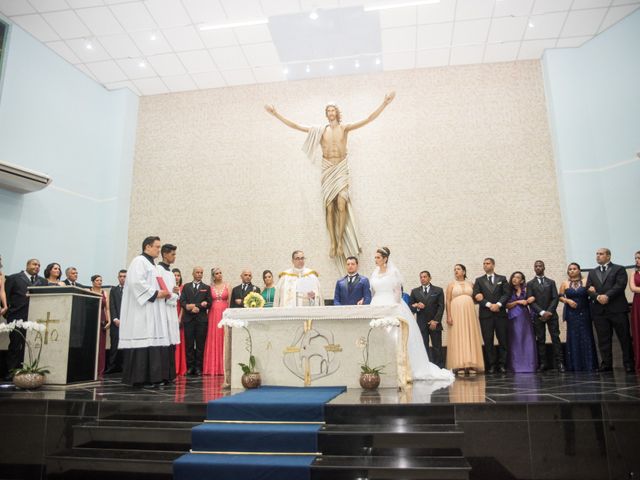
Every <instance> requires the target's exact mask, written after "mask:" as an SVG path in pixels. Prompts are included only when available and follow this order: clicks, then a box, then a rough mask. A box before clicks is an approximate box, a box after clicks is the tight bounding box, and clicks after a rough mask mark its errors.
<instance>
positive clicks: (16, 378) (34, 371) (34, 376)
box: [0, 320, 49, 389]
mask: <svg viewBox="0 0 640 480" xmlns="http://www.w3.org/2000/svg"><path fill="white" fill-rule="evenodd" d="M29 330H32V331H34V332H35V333H36V335H35V336H36V341H37V343H38V354H37V355H35V356H34V354H33V348H32V347H31V343H30V342H29V340H27V336H26V333H25V331H29ZM44 330H45V326H44V325H41V324H39V323H37V322H29V321H24V320H14V321H13V322H10V323H2V324H0V333H11V332H16V333H18V334H19V335H20V336H21V337H22V338H23V339H24V344H25V347H26V350H27V359H28V360H25V361H23V362H22V367H20V368H16V369H14V370H12V371H11V372H10V373H11V374H12V375H13V383H14V385H15V386H16V387H19V388H24V389H34V388H39V387H41V386H42V384H43V383H44V381H45V375H46V374H47V373H49V370H48V369H47V367H42V366H40V354H41V353H42V332H44Z"/></svg>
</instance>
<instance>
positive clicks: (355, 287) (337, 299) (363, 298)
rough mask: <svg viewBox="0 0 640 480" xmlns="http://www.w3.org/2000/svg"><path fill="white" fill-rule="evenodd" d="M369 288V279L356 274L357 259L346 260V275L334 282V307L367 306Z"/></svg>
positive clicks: (369, 294) (369, 298) (369, 300)
mask: <svg viewBox="0 0 640 480" xmlns="http://www.w3.org/2000/svg"><path fill="white" fill-rule="evenodd" d="M370 303H371V286H370V285H369V279H368V278H367V277H363V276H362V275H360V274H359V273H358V259H357V258H356V257H349V258H347V275H345V277H344V278H341V279H340V280H338V281H337V282H336V290H335V292H334V294H333V304H334V305H369V304H370Z"/></svg>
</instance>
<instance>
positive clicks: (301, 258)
mask: <svg viewBox="0 0 640 480" xmlns="http://www.w3.org/2000/svg"><path fill="white" fill-rule="evenodd" d="M293 259H294V260H304V259H305V257H293Z"/></svg>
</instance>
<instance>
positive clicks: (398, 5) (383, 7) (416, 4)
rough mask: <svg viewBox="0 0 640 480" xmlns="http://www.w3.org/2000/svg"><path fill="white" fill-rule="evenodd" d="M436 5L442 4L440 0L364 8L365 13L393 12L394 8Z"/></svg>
mask: <svg viewBox="0 0 640 480" xmlns="http://www.w3.org/2000/svg"><path fill="white" fill-rule="evenodd" d="M434 3H440V0H416V1H415V2H402V3H391V4H379V5H367V6H366V7H364V11H365V12H374V11H376V10H391V9H392V8H403V7H417V6H419V5H432V4H434Z"/></svg>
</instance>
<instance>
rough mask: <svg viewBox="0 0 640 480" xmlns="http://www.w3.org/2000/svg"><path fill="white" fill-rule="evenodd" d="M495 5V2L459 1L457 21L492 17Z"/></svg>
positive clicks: (489, 0)
mask: <svg viewBox="0 0 640 480" xmlns="http://www.w3.org/2000/svg"><path fill="white" fill-rule="evenodd" d="M495 3H496V2H495V0H458V3H457V4H456V20H472V19H475V18H488V17H491V15H492V13H493V6H494V4H495Z"/></svg>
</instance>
